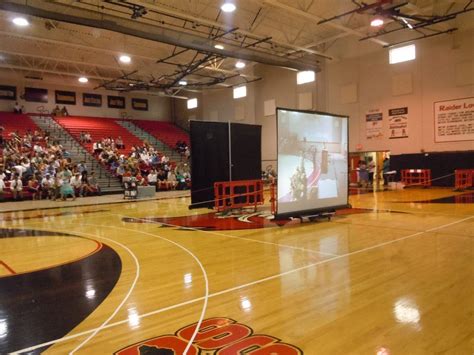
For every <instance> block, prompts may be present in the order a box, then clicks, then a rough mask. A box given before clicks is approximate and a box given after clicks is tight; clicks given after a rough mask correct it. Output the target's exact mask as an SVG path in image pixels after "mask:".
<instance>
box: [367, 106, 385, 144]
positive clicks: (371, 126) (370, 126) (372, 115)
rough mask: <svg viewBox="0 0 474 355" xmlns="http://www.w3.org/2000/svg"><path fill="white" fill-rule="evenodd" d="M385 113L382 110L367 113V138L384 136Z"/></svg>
mask: <svg viewBox="0 0 474 355" xmlns="http://www.w3.org/2000/svg"><path fill="white" fill-rule="evenodd" d="M382 129H383V113H382V112H381V111H380V110H378V109H377V110H370V111H369V112H367V114H366V115H365V132H366V137H367V139H380V138H382V137H383V133H382Z"/></svg>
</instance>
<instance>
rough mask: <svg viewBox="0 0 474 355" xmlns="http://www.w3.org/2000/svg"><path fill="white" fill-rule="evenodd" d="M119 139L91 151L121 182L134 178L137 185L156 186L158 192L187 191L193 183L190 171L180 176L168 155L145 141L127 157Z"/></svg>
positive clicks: (99, 142) (105, 139)
mask: <svg viewBox="0 0 474 355" xmlns="http://www.w3.org/2000/svg"><path fill="white" fill-rule="evenodd" d="M124 148H125V147H124V145H123V141H122V139H121V138H120V137H117V138H116V139H113V138H111V137H108V138H104V139H102V140H100V141H98V142H94V144H93V146H92V149H93V153H94V155H95V156H96V158H97V159H98V160H99V161H100V162H101V163H102V164H103V165H105V166H107V168H108V169H109V171H111V172H112V173H113V174H115V175H116V176H117V177H119V178H120V179H121V180H122V182H127V181H128V180H127V179H129V178H131V177H134V179H136V182H137V185H138V186H140V185H154V186H156V189H157V190H170V189H185V188H187V186H188V185H189V183H190V178H191V177H190V174H189V173H188V172H185V173H182V174H180V173H178V172H177V171H175V170H176V169H175V168H176V167H175V166H174V164H172V163H171V162H170V159H169V157H168V156H166V155H165V154H161V153H160V152H158V151H157V150H156V149H155V148H153V146H151V145H150V144H148V142H146V141H145V142H144V144H143V145H142V146H133V147H131V148H130V152H129V153H128V154H122V153H121V152H120V151H119V149H124Z"/></svg>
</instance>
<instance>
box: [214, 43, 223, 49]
mask: <svg viewBox="0 0 474 355" xmlns="http://www.w3.org/2000/svg"><path fill="white" fill-rule="evenodd" d="M214 48H215V49H224V46H223V45H222V44H216V45H215V46H214Z"/></svg>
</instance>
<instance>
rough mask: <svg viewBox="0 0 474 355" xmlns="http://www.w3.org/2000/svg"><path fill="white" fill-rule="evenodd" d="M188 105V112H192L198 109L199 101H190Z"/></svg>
mask: <svg viewBox="0 0 474 355" xmlns="http://www.w3.org/2000/svg"><path fill="white" fill-rule="evenodd" d="M187 104H188V110H192V109H193V108H196V107H198V99H189V100H188V102H187Z"/></svg>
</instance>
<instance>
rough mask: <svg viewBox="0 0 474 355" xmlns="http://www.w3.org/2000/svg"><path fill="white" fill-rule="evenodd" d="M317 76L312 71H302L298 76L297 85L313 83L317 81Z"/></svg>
mask: <svg viewBox="0 0 474 355" xmlns="http://www.w3.org/2000/svg"><path fill="white" fill-rule="evenodd" d="M315 78H316V74H315V73H314V71H312V70H306V71H300V72H298V74H296V84H298V85H301V84H306V83H311V82H313V81H314V80H315Z"/></svg>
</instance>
